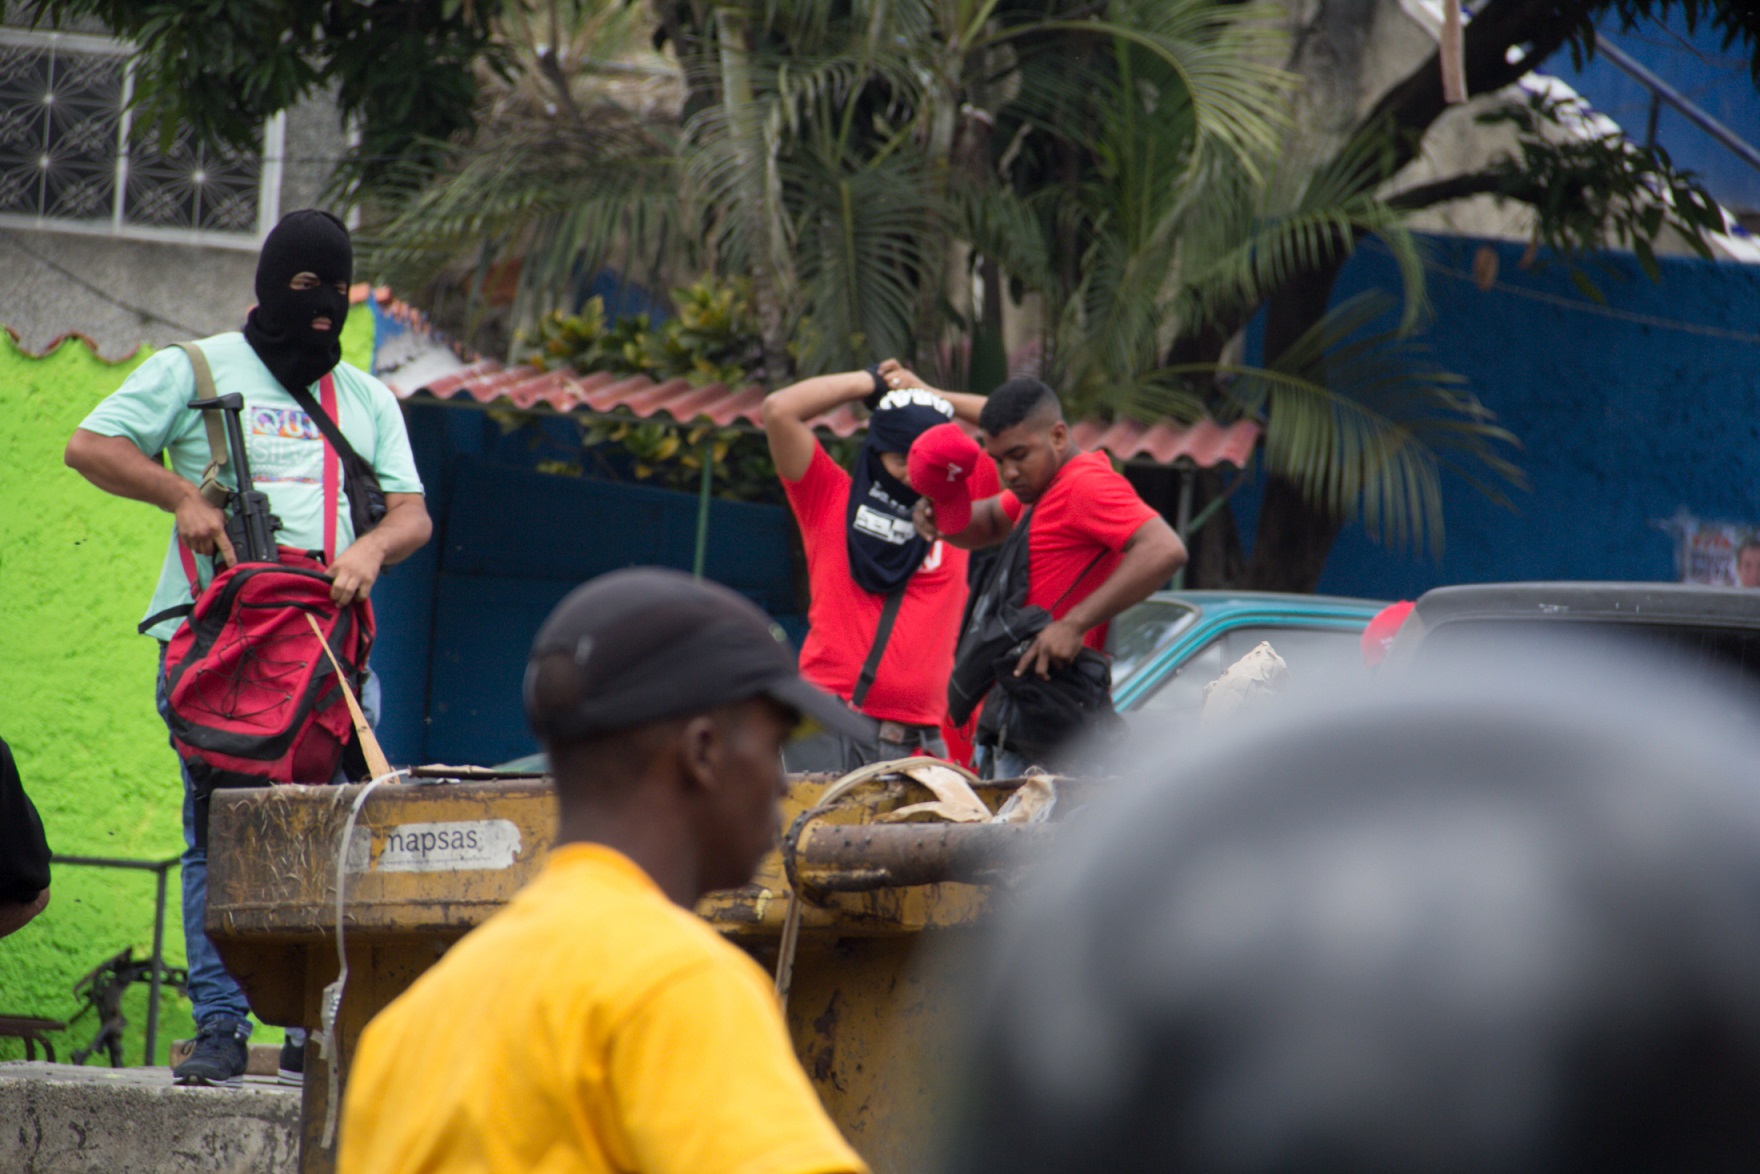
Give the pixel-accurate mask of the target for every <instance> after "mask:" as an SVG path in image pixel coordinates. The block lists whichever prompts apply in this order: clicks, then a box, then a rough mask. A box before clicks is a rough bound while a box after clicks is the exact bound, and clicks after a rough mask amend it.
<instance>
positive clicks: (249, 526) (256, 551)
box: [189, 392, 281, 563]
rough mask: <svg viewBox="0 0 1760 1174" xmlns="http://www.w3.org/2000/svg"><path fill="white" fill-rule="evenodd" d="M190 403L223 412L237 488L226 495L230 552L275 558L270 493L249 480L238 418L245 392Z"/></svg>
mask: <svg viewBox="0 0 1760 1174" xmlns="http://www.w3.org/2000/svg"><path fill="white" fill-rule="evenodd" d="M189 406H190V407H192V408H194V409H196V410H197V411H198V412H222V413H224V414H225V420H226V447H227V448H228V449H229V450H230V451H231V453H232V467H233V469H234V470H235V471H236V472H237V475H238V488H237V489H235V490H233V491H232V493H231V494H230V495H228V497H227V499H226V505H227V508H228V510H229V511H230V513H231V516H230V517H228V518H227V519H226V537H227V538H228V539H229V540H231V542H232V552H233V554H234V555H236V556H237V558H238V561H240V562H246V563H272V562H275V561H276V554H275V531H277V530H279V529H281V519H280V518H278V517H276V516H275V515H274V514H272V513H270V512H269V495H268V494H266V493H262V492H260V491H258V490H257V488H256V487H255V486H254V485H252V484H251V462H250V456H249V454H248V453H246V452H245V447H244V426H243V425H242V424H241V423H240V422H239V416H240V415H241V414H242V413H243V412H244V396H242V395H239V394H238V393H237V392H233V393H232V394H230V395H218V396H215V397H214V398H213V399H192V400H190V401H189Z"/></svg>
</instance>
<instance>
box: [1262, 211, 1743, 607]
mask: <svg viewBox="0 0 1760 1174" xmlns="http://www.w3.org/2000/svg"><path fill="white" fill-rule="evenodd" d="M1480 243H1481V242H1478V241H1473V240H1462V239H1451V238H1431V239H1430V240H1429V242H1428V244H1429V248H1430V251H1431V258H1432V262H1433V268H1432V271H1431V278H1430V284H1429V290H1430V297H1431V301H1432V303H1433V305H1434V308H1435V318H1434V321H1433V322H1432V324H1431V325H1430V327H1429V329H1428V331H1427V334H1426V341H1427V342H1428V344H1429V345H1430V347H1431V348H1432V350H1433V355H1432V357H1433V358H1434V360H1435V362H1436V363H1437V364H1439V365H1440V366H1442V367H1443V368H1445V369H1448V370H1452V371H1455V372H1458V373H1460V374H1462V375H1464V376H1466V377H1467V379H1468V380H1469V381H1470V386H1471V388H1472V390H1473V391H1474V392H1475V393H1476V394H1477V395H1478V396H1479V397H1480V398H1481V399H1482V400H1483V401H1484V402H1485V404H1487V405H1488V406H1490V407H1491V408H1493V409H1494V410H1495V411H1496V412H1497V414H1498V417H1499V419H1500V421H1501V422H1502V423H1503V424H1504V425H1505V426H1506V427H1508V428H1509V429H1510V430H1512V431H1513V432H1514V433H1515V434H1516V436H1517V437H1519V438H1520V439H1521V441H1522V444H1523V446H1524V447H1523V451H1522V452H1521V453H1520V454H1519V458H1518V460H1519V463H1520V464H1521V465H1522V466H1523V467H1524V468H1525V469H1526V471H1527V475H1528V478H1529V480H1530V482H1531V486H1532V488H1531V490H1530V491H1529V492H1526V493H1516V494H1515V495H1514V496H1515V509H1514V510H1506V509H1503V508H1501V507H1499V506H1497V505H1494V504H1492V503H1491V502H1490V501H1488V500H1487V499H1486V498H1484V497H1483V496H1482V495H1480V494H1479V493H1478V492H1476V491H1475V490H1474V489H1473V488H1472V487H1471V486H1469V485H1468V484H1467V483H1466V482H1464V481H1463V480H1461V479H1460V478H1458V477H1453V476H1447V477H1445V494H1446V509H1447V527H1448V529H1447V546H1446V550H1445V552H1444V554H1443V557H1442V560H1441V561H1440V562H1433V561H1431V560H1430V559H1429V558H1427V557H1425V556H1422V555H1415V554H1402V553H1399V552H1396V551H1390V550H1387V549H1385V548H1383V547H1380V546H1377V545H1375V544H1374V543H1372V542H1370V541H1369V540H1368V538H1367V537H1366V536H1365V535H1364V533H1363V530H1362V528H1361V527H1360V526H1351V527H1348V528H1347V529H1346V531H1345V533H1344V535H1343V536H1342V537H1341V538H1340V539H1339V542H1338V545H1337V547H1336V549H1335V550H1334V553H1333V556H1332V560H1331V562H1330V563H1329V564H1328V565H1327V570H1326V574H1325V577H1324V578H1323V579H1322V581H1321V585H1320V589H1321V590H1322V591H1328V592H1337V593H1341V594H1349V595H1367V596H1379V597H1386V598H1406V599H1410V598H1413V597H1414V596H1416V595H1417V594H1419V593H1420V592H1422V591H1424V590H1426V589H1428V588H1430V587H1433V586H1437V585H1440V584H1444V583H1462V582H1486V581H1494V580H1500V579H1546V578H1561V579H1598V578H1599V579H1653V580H1666V579H1672V578H1673V577H1674V564H1673V546H1672V544H1671V540H1670V539H1669V538H1668V536H1667V535H1665V534H1664V533H1663V532H1661V531H1660V530H1658V529H1655V528H1654V527H1652V526H1651V524H1650V523H1651V521H1652V520H1653V519H1659V518H1663V517H1666V516H1668V515H1671V514H1673V513H1674V512H1675V510H1676V509H1677V508H1679V507H1681V506H1686V507H1687V508H1688V509H1689V510H1691V511H1692V512H1693V513H1695V514H1698V515H1699V516H1701V517H1710V518H1727V519H1730V520H1734V521H1743V520H1746V521H1751V522H1760V326H1757V324H1760V270H1757V269H1756V268H1755V267H1751V266H1744V265H1738V264H1732V263H1728V262H1725V263H1710V262H1702V261H1697V260H1691V261H1687V260H1672V259H1671V260H1665V261H1664V264H1663V270H1664V272H1663V279H1662V281H1661V282H1660V283H1657V284H1652V283H1651V282H1650V281H1648V280H1647V279H1646V278H1645V277H1644V276H1643V275H1642V273H1641V272H1640V271H1639V269H1638V267H1637V265H1636V263H1635V262H1634V261H1633V260H1632V258H1631V257H1630V256H1627V255H1612V256H1609V257H1608V258H1607V259H1606V260H1605V262H1604V265H1605V268H1602V267H1597V268H1595V269H1592V270H1590V271H1589V272H1590V274H1591V275H1592V276H1593V278H1594V279H1595V281H1596V282H1597V284H1598V285H1599V287H1600V288H1601V290H1602V292H1603V294H1604V296H1605V297H1606V298H1607V301H1608V304H1607V305H1605V306H1598V305H1596V304H1594V303H1593V302H1591V301H1590V300H1589V299H1587V298H1585V297H1584V296H1583V294H1582V293H1581V292H1579V291H1578V290H1577V289H1576V287H1575V286H1574V285H1573V284H1572V282H1571V281H1570V279H1569V276H1568V274H1567V273H1566V271H1565V270H1564V269H1563V268H1561V267H1559V266H1556V265H1553V266H1549V267H1546V266H1543V267H1537V268H1535V269H1532V270H1528V271H1523V270H1522V269H1521V268H1520V267H1519V266H1518V264H1517V261H1518V259H1519V256H1520V253H1521V247H1520V246H1518V245H1515V244H1509V243H1497V244H1494V245H1493V247H1494V248H1496V250H1497V253H1498V257H1499V261H1500V277H1499V281H1498V284H1497V286H1496V287H1495V288H1493V289H1492V290H1491V291H1489V292H1484V291H1481V290H1480V289H1479V288H1478V287H1477V286H1475V285H1474V284H1473V283H1472V282H1471V281H1470V280H1468V279H1467V277H1466V274H1467V273H1468V271H1469V270H1470V268H1471V265H1472V259H1473V255H1474V253H1475V251H1476V250H1477V248H1478V247H1479V244H1480ZM1370 287H1380V288H1383V289H1386V290H1390V291H1394V290H1397V289H1398V288H1399V287H1398V276H1397V274H1396V273H1395V271H1394V268H1393V265H1392V263H1391V262H1390V261H1389V260H1388V258H1387V257H1386V255H1385V254H1383V253H1379V252H1376V251H1375V250H1373V249H1366V250H1364V251H1362V252H1361V253H1359V255H1358V256H1357V258H1356V259H1354V260H1353V261H1352V262H1351V264H1350V266H1349V267H1348V269H1347V270H1346V272H1345V274H1344V277H1343V279H1342V280H1341V282H1340V284H1339V289H1338V294H1337V296H1338V297H1339V298H1341V299H1342V298H1345V297H1348V296H1350V295H1352V294H1354V293H1357V292H1359V291H1361V290H1363V289H1366V288H1370ZM1257 508H1258V503H1257V499H1256V497H1255V496H1254V493H1253V490H1252V489H1250V488H1249V489H1247V490H1244V491H1243V493H1242V495H1241V496H1240V498H1239V500H1238V501H1237V502H1236V503H1235V513H1236V516H1237V517H1239V518H1241V519H1242V521H1243V534H1242V537H1243V540H1244V541H1246V542H1248V543H1250V542H1251V530H1252V521H1253V518H1254V515H1255V513H1256V510H1257Z"/></svg>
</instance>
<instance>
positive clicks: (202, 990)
mask: <svg viewBox="0 0 1760 1174" xmlns="http://www.w3.org/2000/svg"><path fill="white" fill-rule="evenodd" d="M153 700H154V703H155V704H156V705H157V706H158V707H159V716H160V717H161V718H166V717H167V716H168V715H167V712H166V711H167V709H168V708H169V702H168V699H167V697H166V695H165V645H164V644H160V645H159V672H158V675H157V676H156V677H155V678H154V682H153ZM361 712H362V713H363V714H365V715H366V718H367V724H368V725H371V726H377V725H378V724H379V678H378V676H377V675H376V674H374V673H373V672H372V671H370V670H369V671H368V673H367V679H366V683H365V684H363V685H362V686H361ZM166 731H167V735H169V731H170V725H169V723H167V725H166ZM172 748H173V749H176V747H175V745H174V746H173V747H172ZM177 769H178V773H179V774H181V775H182V776H183V845H184V847H183V869H182V873H183V949H184V954H185V956H186V957H187V959H188V961H189V1001H190V1003H191V1005H192V1010H193V1013H194V1016H195V1021H196V1025H197V1026H198V1027H199V1026H201V1025H202V1024H204V1023H206V1022H207V1021H208V1020H209V1019H212V1018H213V1017H214V1016H216V1015H230V1016H232V1017H233V1018H235V1019H244V1020H246V1022H247V1023H248V1016H249V1015H250V1011H251V1006H250V1003H249V1002H247V1001H246V1000H245V997H244V991H242V990H240V989H239V986H238V983H237V982H235V981H234V980H233V977H232V976H231V975H230V974H228V973H226V964H225V963H224V962H222V961H220V951H218V950H216V949H215V948H214V943H213V942H211V941H209V940H208V933H207V930H206V928H205V926H206V924H207V917H208V853H207V849H205V848H198V847H196V792H195V784H194V783H192V782H191V781H190V777H189V771H188V770H187V769H185V768H184V765H183V760H182V759H181V758H180V759H178V762H177ZM336 781H337V782H341V781H343V780H342V779H341V778H340V777H339V778H338V779H337V780H336Z"/></svg>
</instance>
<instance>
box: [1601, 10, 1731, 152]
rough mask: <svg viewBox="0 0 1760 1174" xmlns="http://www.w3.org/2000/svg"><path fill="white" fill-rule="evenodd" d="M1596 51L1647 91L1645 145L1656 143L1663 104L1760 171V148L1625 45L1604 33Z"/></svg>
mask: <svg viewBox="0 0 1760 1174" xmlns="http://www.w3.org/2000/svg"><path fill="white" fill-rule="evenodd" d="M1595 52H1597V53H1599V54H1600V55H1601V56H1603V57H1605V58H1607V60H1608V63H1609V64H1611V65H1612V66H1613V67H1614V68H1615V69H1617V70H1619V71H1620V72H1621V73H1623V74H1625V75H1626V76H1627V77H1629V78H1631V79H1632V80H1633V81H1635V82H1637V83H1638V84H1639V85H1641V86H1643V87H1644V88H1645V89H1647V90H1649V91H1650V123H1649V126H1648V128H1647V130H1646V132H1645V135H1644V142H1645V145H1646V146H1654V145H1655V143H1656V118H1657V115H1658V114H1660V113H1661V110H1662V107H1664V106H1667V107H1668V108H1669V109H1671V110H1673V111H1675V112H1676V113H1678V114H1680V116H1681V117H1683V118H1685V119H1686V120H1687V121H1688V122H1690V123H1692V124H1693V125H1694V126H1696V127H1698V128H1699V129H1700V130H1702V131H1704V132H1705V133H1706V134H1708V135H1710V136H1711V137H1712V138H1713V139H1715V140H1716V141H1717V143H1718V145H1719V146H1721V147H1723V148H1725V149H1726V150H1728V151H1729V153H1730V154H1732V155H1734V156H1735V157H1736V158H1738V159H1740V160H1741V161H1742V162H1743V163H1746V164H1747V165H1748V166H1749V167H1752V168H1753V169H1754V170H1756V171H1760V149H1756V148H1755V146H1754V145H1753V144H1752V143H1750V142H1748V140H1747V139H1744V138H1743V137H1742V136H1741V135H1739V134H1737V133H1736V132H1735V131H1733V130H1731V129H1730V128H1729V127H1727V126H1725V125H1723V123H1721V122H1719V121H1717V119H1715V118H1713V117H1712V116H1711V115H1710V114H1708V113H1707V112H1706V111H1705V110H1704V109H1703V108H1702V107H1700V106H1699V104H1698V103H1696V102H1694V101H1693V100H1692V99H1691V98H1689V97H1687V96H1686V95H1685V94H1683V93H1681V92H1680V91H1679V90H1677V89H1675V88H1674V87H1673V86H1671V85H1669V84H1668V83H1667V82H1665V81H1663V80H1662V79H1661V78H1660V77H1658V76H1657V75H1656V74H1655V73H1653V72H1651V70H1650V69H1649V68H1648V67H1646V66H1644V65H1642V64H1640V63H1639V62H1638V61H1637V60H1636V59H1634V58H1633V57H1632V56H1631V55H1630V54H1628V53H1627V52H1626V51H1625V50H1624V49H1621V48H1620V47H1619V46H1618V45H1615V44H1614V43H1613V42H1612V41H1610V40H1609V39H1607V38H1606V37H1597V38H1596V39H1595Z"/></svg>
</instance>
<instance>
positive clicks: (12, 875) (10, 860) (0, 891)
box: [0, 739, 49, 938]
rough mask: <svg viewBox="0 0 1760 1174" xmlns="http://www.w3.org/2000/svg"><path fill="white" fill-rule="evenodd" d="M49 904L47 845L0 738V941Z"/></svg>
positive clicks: (14, 764)
mask: <svg viewBox="0 0 1760 1174" xmlns="http://www.w3.org/2000/svg"><path fill="white" fill-rule="evenodd" d="M48 903H49V842H48V840H47V839H45V838H44V836H43V821H42V820H41V819H40V818H38V816H37V809H36V808H35V807H34V806H32V804H31V801H30V797H29V796H27V795H26V794H25V793H24V784H23V783H22V782H20V781H19V777H18V765H17V763H15V762H13V760H12V747H10V746H8V745H7V744H6V742H5V740H4V739H0V938H3V937H5V936H6V935H7V934H9V933H12V932H13V931H14V930H17V929H19V928H21V927H22V926H24V925H25V923H27V922H28V921H30V919H31V918H33V917H35V916H36V915H37V914H38V913H41V912H42V911H43V907H44V906H45V905H47V904H48Z"/></svg>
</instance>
